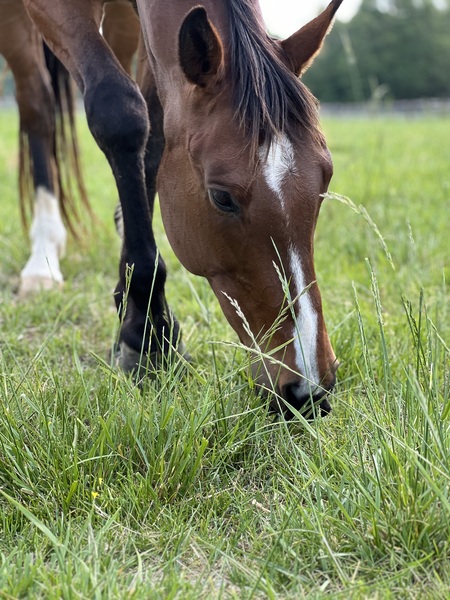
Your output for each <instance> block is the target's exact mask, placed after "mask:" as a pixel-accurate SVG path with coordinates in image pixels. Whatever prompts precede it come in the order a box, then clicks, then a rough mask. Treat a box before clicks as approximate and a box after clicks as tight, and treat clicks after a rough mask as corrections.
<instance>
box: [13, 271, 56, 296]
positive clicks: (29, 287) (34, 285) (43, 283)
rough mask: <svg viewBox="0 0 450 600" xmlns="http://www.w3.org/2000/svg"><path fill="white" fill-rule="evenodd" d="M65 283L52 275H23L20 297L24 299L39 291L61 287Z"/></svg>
mask: <svg viewBox="0 0 450 600" xmlns="http://www.w3.org/2000/svg"><path fill="white" fill-rule="evenodd" d="M63 285H64V282H63V281H56V280H55V279H52V278H51V277H39V276H37V275H35V276H31V277H22V278H21V279H20V286H19V291H18V295H19V298H21V299H23V298H26V297H27V296H31V295H32V294H36V293H38V292H42V291H48V290H58V289H61V288H62V287H63Z"/></svg>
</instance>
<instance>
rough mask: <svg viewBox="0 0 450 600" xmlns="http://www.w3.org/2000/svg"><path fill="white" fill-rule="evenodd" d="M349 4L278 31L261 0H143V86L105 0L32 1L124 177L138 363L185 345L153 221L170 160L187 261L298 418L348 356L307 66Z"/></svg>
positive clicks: (174, 218)
mask: <svg viewBox="0 0 450 600" xmlns="http://www.w3.org/2000/svg"><path fill="white" fill-rule="evenodd" d="M341 3H342V0H333V1H332V2H331V3H330V4H329V6H328V7H327V8H326V9H325V11H324V12H323V13H322V14H321V15H319V16H318V17H317V18H316V19H314V20H313V21H311V22H310V23H309V24H307V25H306V26H304V27H303V28H302V29H300V30H299V31H298V32H296V33H295V34H293V35H292V36H291V37H289V38H288V39H286V40H283V41H275V40H273V39H271V38H270V37H269V36H268V35H267V33H266V31H265V28H264V24H263V20H262V16H261V12H260V9H259V6H258V2H257V0H203V2H202V6H199V5H198V4H197V3H196V2H194V1H193V0H176V1H175V0H171V1H170V0H136V2H135V4H136V5H137V11H138V13H139V18H140V22H141V28H142V31H143V36H144V40H145V45H146V50H147V55H148V58H149V64H148V65H147V67H146V72H145V74H144V75H145V77H144V85H143V88H142V93H141V92H140V91H139V88H138V87H137V85H136V84H135V83H133V81H132V80H131V79H130V78H129V77H128V76H127V75H126V74H125V72H124V71H123V69H121V68H120V67H119V64H118V61H117V60H116V58H115V57H114V56H113V54H112V53H111V51H110V49H109V47H108V46H107V45H106V43H105V42H104V40H103V39H102V37H101V35H100V33H99V26H100V22H101V18H102V11H103V5H104V1H103V0H25V4H26V6H27V9H28V11H29V12H30V15H31V17H32V18H33V20H34V21H35V23H36V24H37V25H38V27H39V29H40V30H41V32H42V34H43V36H44V38H45V39H46V41H47V43H48V44H49V46H50V47H51V49H52V50H53V52H54V53H55V54H56V55H57V56H58V58H59V59H60V60H61V61H62V62H63V63H64V64H65V65H66V67H67V69H68V70H69V71H70V73H71V75H72V76H73V77H74V79H75V80H76V82H77V83H78V86H79V87H80V89H81V91H82V93H83V98H84V103H85V108H86V115H87V119H88V123H89V126H90V129H91V131H92V133H93V135H94V137H95V139H96V140H97V143H98V144H99V146H100V148H101V149H102V150H103V151H104V153H105V155H106V157H107V159H108V161H109V163H110V165H111V168H112V170H113V173H114V176H115V179H116V182H117V188H118V192H119V197H120V202H121V207H122V213H123V222H124V240H123V250H122V257H121V262H120V270H119V283H118V286H117V290H116V301H117V304H118V308H119V311H120V312H121V313H122V314H121V316H122V319H123V324H122V328H121V333H120V346H121V359H120V362H121V364H122V366H123V367H124V368H128V369H132V368H135V367H136V365H137V363H138V362H139V360H140V359H142V354H143V353H145V354H146V355H147V356H148V357H149V360H150V362H155V361H156V359H157V357H158V356H160V355H161V353H162V354H165V353H166V352H168V351H169V349H170V348H178V349H180V331H179V326H178V323H177V321H176V319H175V318H174V316H173V315H172V313H171V312H170V310H169V309H168V306H167V302H166V298H165V292H164V284H165V279H166V269H165V266H164V263H163V261H162V259H161V258H160V257H159V254H158V251H157V248H156V243H155V239H154V236H153V232H152V209H153V201H154V192H155V189H156V174H157V171H158V166H159V162H160V159H161V157H162V160H161V164H160V166H159V173H158V184H157V187H158V192H159V197H160V202H161V210H162V214H163V220H164V225H165V228H166V231H167V235H168V237H169V240H170V242H171V245H172V247H173V248H174V250H175V252H176V254H177V255H178V257H179V259H180V261H181V262H182V263H183V264H184V265H185V267H186V268H187V269H189V270H190V271H192V272H193V273H195V274H198V275H203V276H205V277H206V278H207V279H208V281H209V282H210V284H211V286H212V289H213V290H214V292H215V294H216V296H217V298H218V299H219V302H220V305H221V307H222V309H223V311H224V313H225V316H226V318H227V319H228V321H229V322H230V324H231V325H232V327H233V328H234V329H235V330H236V332H237V333H238V335H239V337H240V339H241V340H242V342H243V343H244V344H246V345H248V346H255V344H256V345H257V346H259V348H260V350H262V354H260V357H259V360H258V363H257V364H255V376H256V377H257V382H258V384H259V385H260V386H261V387H263V388H267V389H269V390H270V391H271V392H272V394H273V395H272V398H273V401H272V402H273V404H274V405H276V406H278V407H279V408H280V410H282V411H283V412H285V413H286V414H287V415H290V414H291V413H290V410H289V408H290V405H291V406H293V407H295V408H296V409H302V410H303V409H307V410H309V411H311V410H312V404H313V403H316V404H319V405H320V406H321V408H322V411H323V412H324V413H327V412H328V411H329V410H330V405H329V403H328V400H327V399H326V397H325V396H326V394H327V392H329V391H330V390H331V389H332V387H333V385H334V381H335V372H336V368H337V362H336V358H335V355H334V353H333V350H332V348H331V344H330V341H329V338H328V335H327V331H326V328H325V323H324V319H323V315H322V305H321V298H320V293H319V288H318V286H317V283H316V276H315V272H314V264H313V237H314V229H315V225H316V221H317V218H318V214H319V209H320V204H321V195H322V194H323V193H324V192H325V191H326V189H327V186H328V183H329V180H330V177H331V174H332V163H331V159H330V155H329V152H328V150H327V147H326V144H325V140H324V137H323V135H322V133H321V132H320V129H319V125H318V115H317V103H316V101H315V99H314V98H313V96H312V95H311V94H310V92H309V91H308V90H307V89H306V88H305V87H304V86H303V84H302V83H301V82H300V80H299V79H298V76H299V75H300V74H301V73H302V72H303V71H304V69H305V68H306V67H307V66H309V64H310V63H311V61H312V60H313V58H314V56H315V55H316V54H317V52H318V51H319V50H320V47H321V45H322V42H323V39H324V37H325V35H326V33H327V31H328V30H329V27H330V25H331V22H332V20H333V18H334V15H335V13H336V10H337V9H338V7H339V6H340V4H341ZM156 90H157V91H156ZM144 100H145V101H146V102H145V101H144ZM146 103H147V106H146ZM148 115H150V121H151V127H152V130H151V135H149V130H150V128H149V119H148ZM128 267H129V268H128ZM130 273H132V276H131V278H130V277H129V274H130ZM280 273H283V274H284V276H283V277H281V278H280ZM280 279H284V285H283V284H282V281H280ZM127 286H128V288H129V289H127ZM283 287H284V289H283ZM126 290H127V292H128V296H127V304H126V312H125V314H123V312H124V311H123V310H122V297H123V295H124V294H125V292H126Z"/></svg>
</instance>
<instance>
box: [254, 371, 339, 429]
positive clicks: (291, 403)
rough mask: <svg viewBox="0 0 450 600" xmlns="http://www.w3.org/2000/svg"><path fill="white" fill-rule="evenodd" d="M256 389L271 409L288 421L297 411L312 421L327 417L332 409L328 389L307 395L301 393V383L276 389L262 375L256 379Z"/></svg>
mask: <svg viewBox="0 0 450 600" xmlns="http://www.w3.org/2000/svg"><path fill="white" fill-rule="evenodd" d="M256 390H257V393H258V395H259V396H260V397H261V398H262V399H264V400H266V401H267V402H268V403H269V407H270V410H271V411H272V412H274V413H278V414H280V415H282V416H283V417H284V419H285V420H286V421H290V420H292V419H293V418H294V417H295V416H296V413H299V414H301V415H302V416H303V417H304V418H305V419H306V420H308V421H310V420H313V419H314V418H316V417H318V416H321V417H326V416H327V415H328V414H330V412H331V411H332V407H331V404H330V402H329V400H328V391H326V390H320V391H319V392H318V393H316V394H311V393H310V394H306V395H305V394H301V393H300V384H293V385H290V386H284V389H283V390H280V389H279V387H278V386H276V388H275V390H274V389H273V387H272V386H271V385H270V383H269V382H268V380H265V378H262V377H259V378H258V379H257V380H256Z"/></svg>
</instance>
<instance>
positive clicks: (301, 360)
mask: <svg viewBox="0 0 450 600" xmlns="http://www.w3.org/2000/svg"><path fill="white" fill-rule="evenodd" d="M260 156H261V160H263V161H264V162H263V174H264V178H265V180H266V183H267V185H268V186H269V188H270V189H271V190H272V192H273V193H274V194H275V195H276V196H277V197H278V199H279V201H280V205H281V208H282V210H283V212H284V219H285V223H286V227H287V228H288V226H289V214H288V213H287V212H286V211H285V208H286V206H285V200H284V195H283V183H284V182H285V180H286V178H287V177H288V176H289V174H290V173H293V172H294V171H295V155H294V148H293V146H292V144H291V142H290V141H289V139H288V138H287V137H286V136H285V135H283V136H281V137H280V138H279V139H278V140H274V141H273V142H272V145H271V147H270V150H269V152H267V153H265V151H264V149H262V150H261V153H260ZM289 263H290V264H289V268H290V272H291V274H292V278H293V285H294V288H295V295H296V297H297V298H298V300H297V302H296V305H295V307H294V309H295V312H296V317H295V324H294V330H293V332H292V337H293V340H294V347H295V355H296V363H297V368H298V371H299V373H300V374H302V375H303V376H304V377H305V380H304V386H303V387H304V392H305V393H309V392H310V391H314V389H315V388H316V387H317V385H318V384H319V383H320V382H319V372H318V365H317V334H318V317H317V313H316V311H315V310H314V306H313V303H312V301H311V297H310V292H309V291H308V290H307V291H304V290H305V288H306V287H307V285H308V284H309V283H310V282H306V281H305V276H304V273H303V267H302V262H301V259H300V256H299V254H298V252H297V251H296V249H295V248H294V246H293V244H292V242H291V240H289Z"/></svg>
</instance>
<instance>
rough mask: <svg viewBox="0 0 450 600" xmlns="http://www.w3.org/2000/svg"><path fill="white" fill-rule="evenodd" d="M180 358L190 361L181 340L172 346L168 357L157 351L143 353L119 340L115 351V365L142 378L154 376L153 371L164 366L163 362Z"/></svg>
mask: <svg viewBox="0 0 450 600" xmlns="http://www.w3.org/2000/svg"><path fill="white" fill-rule="evenodd" d="M174 359H175V360H176V359H182V361H185V362H190V361H191V357H190V355H189V354H188V352H187V350H186V346H185V345H184V343H183V342H182V341H180V342H179V344H178V347H177V348H176V349H175V348H172V350H171V353H170V356H169V357H162V356H161V353H159V352H152V353H151V354H150V355H148V354H143V353H141V352H138V351H137V350H134V349H133V348H130V346H129V345H128V344H126V343H125V342H120V343H119V347H118V350H117V353H116V366H117V367H118V368H119V369H121V370H122V371H124V372H125V373H132V374H134V375H136V376H137V377H138V379H142V378H143V377H154V375H155V371H157V370H158V369H161V368H164V366H165V362H167V361H168V360H170V361H173V360H174Z"/></svg>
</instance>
